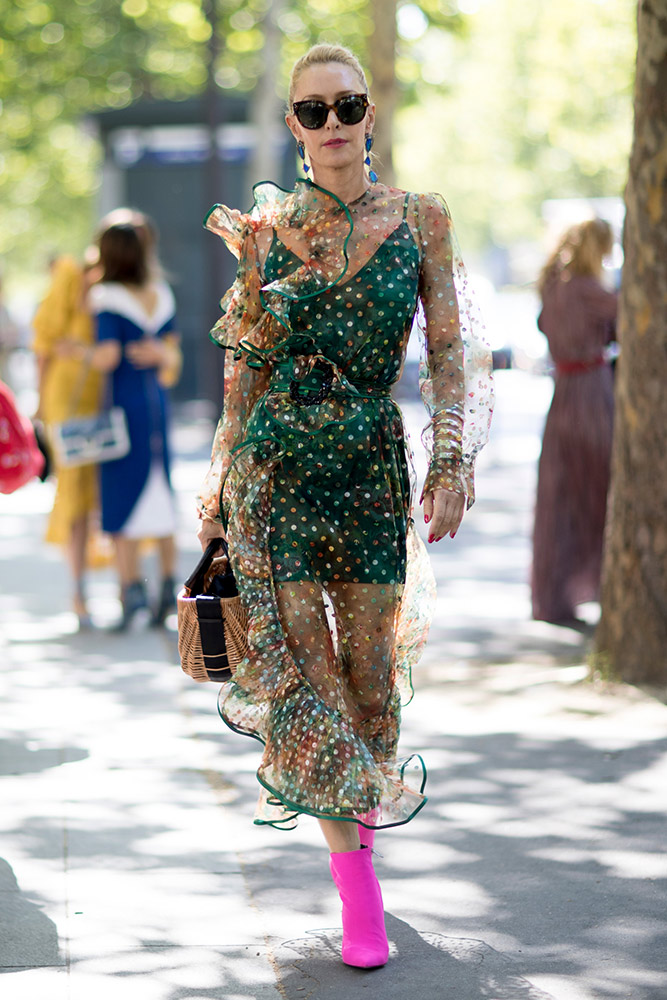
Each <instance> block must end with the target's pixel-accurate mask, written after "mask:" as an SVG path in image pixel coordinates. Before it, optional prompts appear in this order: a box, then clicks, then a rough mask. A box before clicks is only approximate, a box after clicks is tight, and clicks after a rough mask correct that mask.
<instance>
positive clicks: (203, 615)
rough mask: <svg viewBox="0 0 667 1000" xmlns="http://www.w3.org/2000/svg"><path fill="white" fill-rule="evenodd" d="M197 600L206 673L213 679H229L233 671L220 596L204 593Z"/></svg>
mask: <svg viewBox="0 0 667 1000" xmlns="http://www.w3.org/2000/svg"><path fill="white" fill-rule="evenodd" d="M195 601H196V605H197V618H198V620H199V635H200V638H201V648H202V653H203V654H204V666H205V667H206V673H207V674H208V676H209V677H210V679H211V680H212V681H225V680H229V678H230V677H231V676H232V672H231V670H230V668H229V657H228V656H227V643H226V642H225V624H224V621H223V618H222V606H221V604H220V598H219V597H208V596H207V595H206V594H202V595H201V596H198V597H196V598H195Z"/></svg>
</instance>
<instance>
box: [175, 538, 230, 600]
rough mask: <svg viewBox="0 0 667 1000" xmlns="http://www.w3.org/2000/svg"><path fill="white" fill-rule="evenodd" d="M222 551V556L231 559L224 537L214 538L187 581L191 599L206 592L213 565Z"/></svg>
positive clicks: (186, 584) (186, 585)
mask: <svg viewBox="0 0 667 1000" xmlns="http://www.w3.org/2000/svg"><path fill="white" fill-rule="evenodd" d="M221 549H222V554H223V555H225V556H227V558H229V548H228V546H227V542H226V540H225V539H224V538H222V536H221V537H220V538H214V539H213V540H212V541H210V542H209V543H208V545H207V546H206V550H205V552H204V554H203V555H202V557H201V559H200V560H199V562H198V563H197V565H196V566H195V568H194V569H193V571H192V573H191V574H190V576H189V577H188V579H187V580H186V581H185V587H186V589H187V590H188V591H189V592H190V596H191V597H197V596H198V595H199V594H201V593H202V592H203V590H204V583H205V581H206V577H207V575H208V572H209V570H210V569H211V563H212V562H213V560H214V559H215V557H216V556H217V555H218V553H219V552H220V550H221Z"/></svg>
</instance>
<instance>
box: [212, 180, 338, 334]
mask: <svg viewBox="0 0 667 1000" xmlns="http://www.w3.org/2000/svg"><path fill="white" fill-rule="evenodd" d="M253 196H254V199H255V203H254V206H253V208H252V209H251V210H250V212H248V213H242V212H239V211H236V210H234V209H229V208H227V207H226V206H225V205H215V206H214V207H213V208H212V209H211V211H210V212H209V214H208V215H207V216H206V219H205V220H204V226H205V228H206V229H208V230H210V232H212V233H215V234H216V235H217V236H219V237H220V238H221V239H222V240H223V241H224V243H225V245H226V246H227V248H228V249H229V250H230V251H231V253H233V254H234V256H235V257H237V258H240V256H241V252H242V248H243V243H244V242H245V240H246V239H247V237H248V236H250V235H252V234H255V235H256V234H257V233H259V232H261V231H262V230H266V229H271V230H278V229H289V232H290V250H291V251H292V253H294V254H295V256H297V257H299V259H300V260H302V264H301V266H300V267H298V268H296V269H295V270H294V271H291V272H290V273H289V274H287V275H286V276H285V277H284V278H279V279H276V280H275V281H271V282H269V283H268V284H266V285H264V286H262V288H261V289H260V301H261V304H262V307H263V308H264V309H265V310H266V312H267V313H269V314H270V315H272V316H273V317H275V319H277V320H278V322H279V323H280V324H281V326H283V327H285V328H286V329H288V330H289V329H290V322H289V305H290V302H297V301H302V300H304V299H309V298H313V297H314V296H316V295H321V294H322V292H325V291H327V289H329V288H331V287H332V286H333V285H336V284H338V283H339V282H340V281H341V280H342V279H343V278H344V277H345V274H346V273H347V270H348V267H349V257H348V252H347V247H348V243H349V241H350V238H351V236H352V232H353V230H354V223H353V221H352V215H351V214H350V210H349V209H348V207H347V205H345V203H344V202H342V201H341V200H340V198H338V197H337V196H336V195H335V194H332V192H331V191H327V190H326V189H325V188H321V187H319V186H318V185H317V184H314V183H313V182H312V181H310V180H297V181H296V187H295V188H294V189H293V190H287V189H286V188H282V187H280V186H279V185H278V184H274V183H273V182H272V181H262V182H260V183H259V184H255V186H254V187H253ZM332 208H333V209H334V211H333V212H332ZM325 216H326V225H324V224H323V220H324V217H325ZM299 250H302V254H301V253H299ZM223 346H224V345H223Z"/></svg>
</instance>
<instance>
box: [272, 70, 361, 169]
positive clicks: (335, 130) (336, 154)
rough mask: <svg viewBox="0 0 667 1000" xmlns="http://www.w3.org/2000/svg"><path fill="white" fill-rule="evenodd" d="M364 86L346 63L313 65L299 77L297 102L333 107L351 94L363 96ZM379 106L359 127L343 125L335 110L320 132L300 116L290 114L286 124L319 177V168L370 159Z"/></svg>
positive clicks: (344, 165) (340, 167) (331, 112)
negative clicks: (368, 140)
mask: <svg viewBox="0 0 667 1000" xmlns="http://www.w3.org/2000/svg"><path fill="white" fill-rule="evenodd" d="M364 90H365V88H364V86H363V83H362V82H361V80H360V79H359V77H358V76H357V74H356V73H355V71H354V70H353V69H352V67H351V66H346V65H345V64H344V63H335V62H332V63H321V64H319V65H317V66H309V67H308V69H305V70H304V71H303V73H302V74H301V76H300V77H299V79H298V81H297V84H296V88H295V91H294V103H296V102H297V101H306V100H315V101H324V103H325V104H333V103H334V101H336V100H338V98H339V97H345V96H347V95H348V94H363V93H364ZM374 118H375V105H373V104H370V105H369V106H368V108H367V109H366V114H365V116H364V117H363V118H362V120H361V121H360V122H359V123H358V124H357V125H343V124H342V122H340V121H339V120H338V117H337V116H336V112H335V111H334V110H333V109H332V110H331V111H329V113H328V115H327V119H326V121H325V123H324V125H323V126H322V128H318V129H307V128H304V127H303V125H301V123H300V122H299V121H298V119H297V117H296V115H293V114H288V115H286V117H285V121H286V122H287V125H288V127H289V129H290V131H291V132H292V135H293V136H294V138H295V139H296V140H297V142H302V143H303V144H304V146H305V147H306V156H307V159H308V161H309V162H310V163H311V165H312V167H313V172H314V173H315V174H317V169H318V167H320V168H325V169H327V170H331V169H333V170H336V169H342V168H345V167H349V166H350V165H351V164H354V163H358V164H359V165H360V167H361V165H362V164H363V162H364V158H365V156H366V149H365V139H366V135H367V134H369V133H370V132H372V130H373V121H374Z"/></svg>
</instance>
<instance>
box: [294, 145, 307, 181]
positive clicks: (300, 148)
mask: <svg viewBox="0 0 667 1000" xmlns="http://www.w3.org/2000/svg"><path fill="white" fill-rule="evenodd" d="M296 151H297V153H298V154H299V156H300V157H301V159H302V160H303V163H302V164H301V165H302V167H303V172H304V174H305V175H306V177H307V176H308V171H309V170H310V165H309V164H308V163H306V147H305V146H304V144H303V143H302V142H297V144H296Z"/></svg>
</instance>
